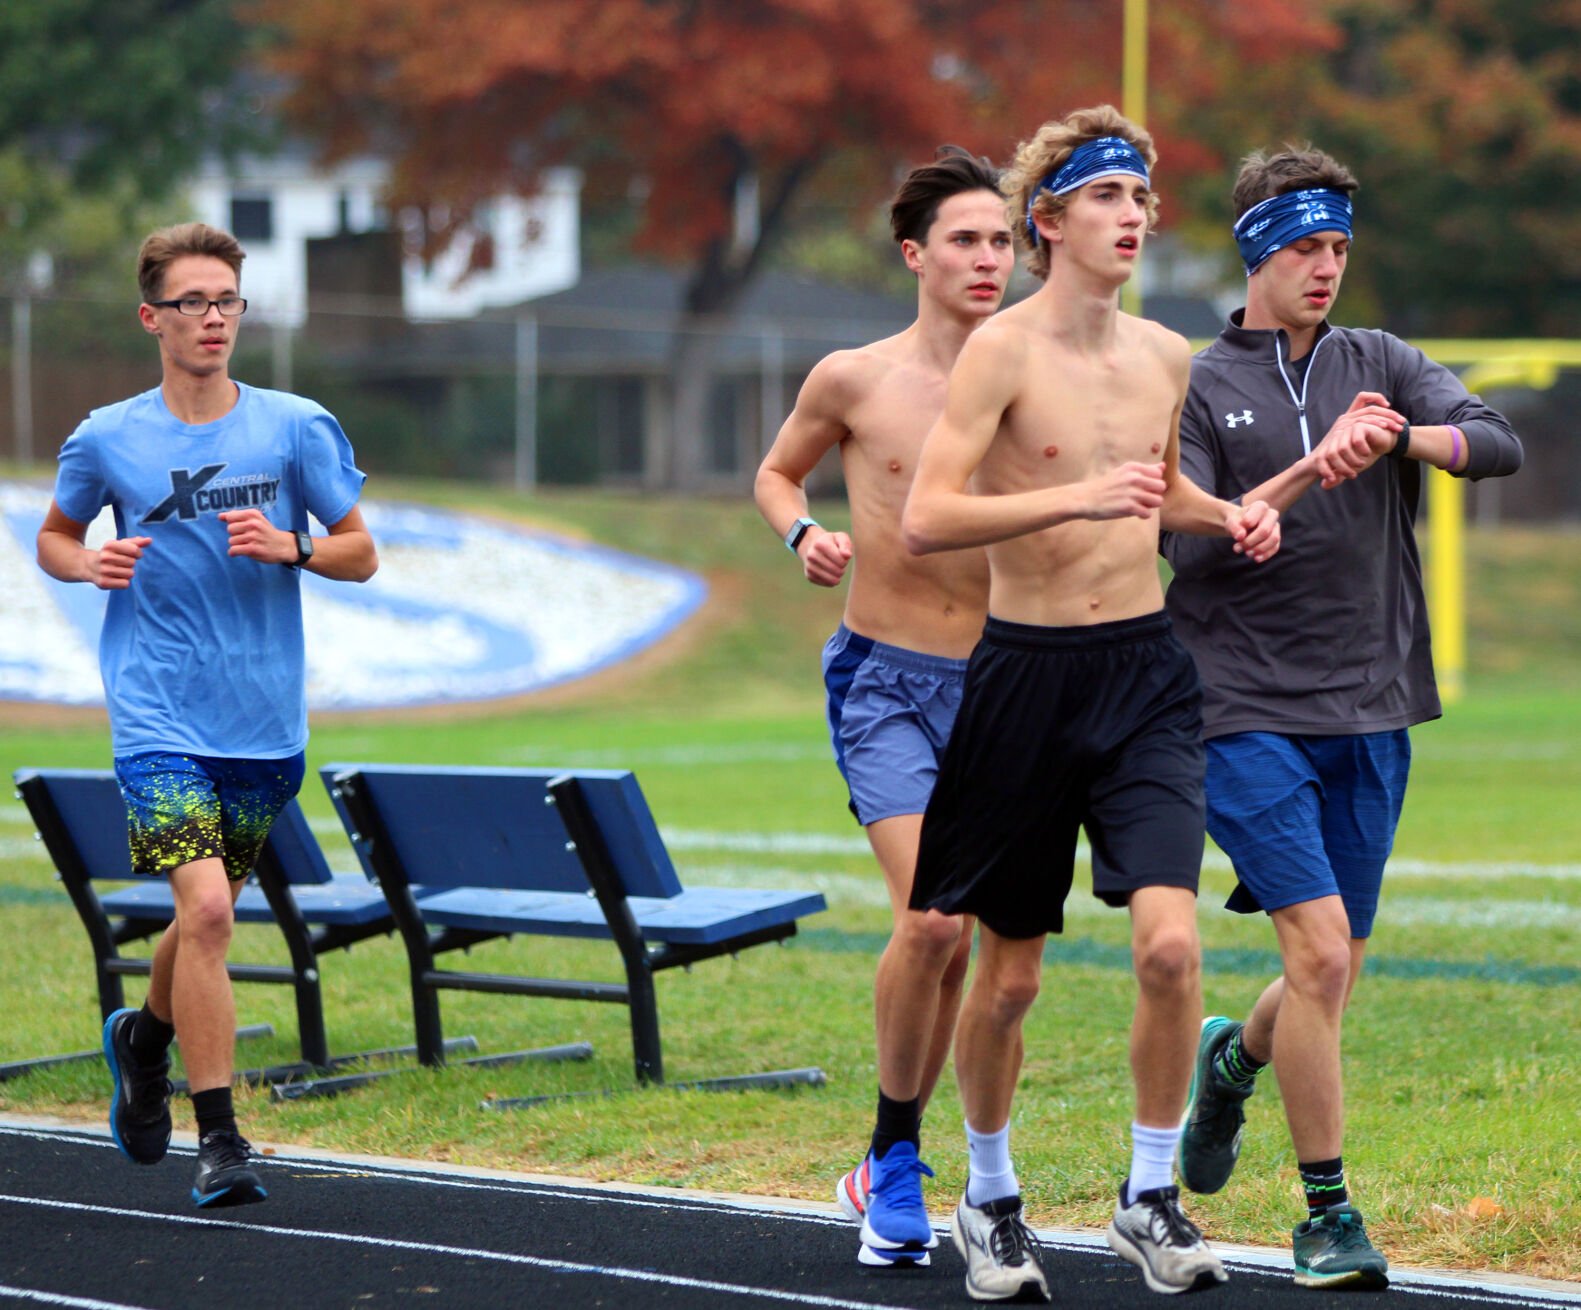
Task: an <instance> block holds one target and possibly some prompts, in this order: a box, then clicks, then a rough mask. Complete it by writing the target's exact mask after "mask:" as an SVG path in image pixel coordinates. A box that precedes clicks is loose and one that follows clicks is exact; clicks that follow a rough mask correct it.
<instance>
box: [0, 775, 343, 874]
mask: <svg viewBox="0 0 1581 1310" xmlns="http://www.w3.org/2000/svg"><path fill="white" fill-rule="evenodd" d="M12 777H13V779H14V780H15V782H16V784H17V787H18V788H19V789H21V790H22V791H23V793H24V795H25V794H26V792H27V791H28V790H29V789H31V788H33V787H42V788H43V790H44V791H45V792H46V793H47V795H48V798H49V801H50V803H51V804H52V805H53V806H54V808H55V812H56V813H57V814H58V815H59V816H60V820H61V823H62V824H63V825H64V827H65V829H66V834H67V837H68V839H69V840H70V842H71V843H72V845H73V846H75V848H76V851H77V854H78V855H79V856H80V857H81V860H82V864H83V872H84V873H85V874H86V875H87V876H88V877H89V878H108V879H117V880H126V879H130V878H132V877H133V876H134V875H133V873H132V855H131V850H130V849H129V847H128V846H127V839H126V804H125V802H124V801H123V800H122V799H121V789H120V787H119V786H118V785H117V784H116V781H115V774H114V773H113V772H112V771H111V770H109V769H18V770H17V771H16V772H15V773H14V774H13V775H12ZM24 784H25V785H24ZM36 817H37V816H35V818H36ZM266 852H267V854H268V855H270V856H273V858H274V860H275V862H276V863H277V865H278V866H279V869H280V873H281V875H282V876H283V877H284V878H285V880H286V881H287V882H291V883H296V884H298V885H303V884H311V883H327V882H330V881H332V878H333V875H332V874H331V873H330V869H329V864H328V863H327V862H326V861H325V859H324V852H323V851H322V850H320V849H319V845H318V841H317V839H316V838H315V837H314V836H313V830H312V829H311V828H310V827H308V822H307V816H306V815H304V814H303V813H302V807H301V806H300V805H298V804H297V803H296V801H295V800H294V799H293V800H292V801H290V802H289V803H288V804H287V805H286V807H285V809H284V810H282V811H281V813H280V817H279V818H278V819H276V820H275V823H274V827H273V828H271V829H270V830H269V841H268V843H267V846H266Z"/></svg>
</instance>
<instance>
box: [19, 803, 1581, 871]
mask: <svg viewBox="0 0 1581 1310" xmlns="http://www.w3.org/2000/svg"><path fill="white" fill-rule="evenodd" d="M308 824H309V826H310V827H311V828H312V829H313V833H314V835H315V836H318V837H338V838H341V839H342V840H344V837H345V830H344V829H343V828H342V827H341V826H340V823H339V821H338V820H336V819H334V818H326V817H319V816H316V817H314V818H312V819H310V820H309V821H308ZM32 826H33V821H32V819H31V818H30V817H29V815H28V812H27V810H26V809H25V808H24V807H23V806H21V805H15V804H12V805H5V804H0V827H15V828H27V829H31V828H32ZM660 832H661V835H662V836H663V838H664V842H665V845H666V846H668V847H669V849H670V850H671V851H673V852H676V853H678V854H695V853H698V852H708V851H719V852H722V853H724V854H736V855H773V856H778V857H782V858H783V857H786V856H798V855H869V854H870V853H871V848H870V847H869V846H868V843H867V838H866V837H864V836H861V835H859V834H856V833H852V834H850V835H848V836H844V837H842V836H840V835H838V834H835V833H821V832H724V831H710V830H708V829H700V828H668V827H666V828H661V829H660ZM43 849H44V848H43V847H42V846H41V845H40V844H39V843H38V842H36V841H33V840H31V839H28V838H10V837H0V856H3V857H14V856H18V855H25V854H27V853H29V852H34V853H37V854H39V855H40V857H41V858H42V855H43ZM1090 857H1091V850H1090V848H1089V847H1088V846H1087V843H1086V842H1081V843H1079V844H1078V845H1077V847H1076V858H1077V859H1078V860H1085V859H1089V858H1090ZM1202 867H1203V868H1204V869H1211V870H1214V871H1218V872H1225V871H1228V870H1229V868H1230V861H1229V858H1228V857H1227V856H1225V855H1224V854H1222V853H1221V852H1219V851H1217V850H1212V849H1210V850H1208V851H1207V852H1205V853H1204V855H1203V857H1202ZM774 872H775V874H776V875H777V874H778V873H779V872H780V870H777V869H776V870H774ZM784 872H785V873H787V874H791V875H794V874H795V873H796V872H797V871H795V870H785V871H784ZM802 872H803V873H805V872H806V871H802ZM1386 876H1387V877H1388V878H1393V879H1398V878H1455V879H1460V878H1478V879H1483V878H1491V879H1504V878H1545V879H1550V880H1552V881H1556V882H1575V881H1578V880H1581V864H1549V863H1545V862H1538V861H1535V860H1420V859H1412V858H1409V857H1406V856H1398V857H1396V858H1394V859H1391V860H1390V861H1389V867H1388V871H1387V874H1386Z"/></svg>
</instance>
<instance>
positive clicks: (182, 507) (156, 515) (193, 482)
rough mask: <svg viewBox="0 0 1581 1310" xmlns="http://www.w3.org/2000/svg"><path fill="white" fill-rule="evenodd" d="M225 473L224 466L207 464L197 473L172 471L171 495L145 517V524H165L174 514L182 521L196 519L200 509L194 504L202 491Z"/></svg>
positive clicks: (182, 470)
mask: <svg viewBox="0 0 1581 1310" xmlns="http://www.w3.org/2000/svg"><path fill="white" fill-rule="evenodd" d="M224 471H225V465H223V464H206V465H204V466H203V467H202V468H200V469H199V470H198V471H197V472H196V473H189V472H188V471H187V470H186V469H171V470H170V494H169V495H168V496H166V497H165V498H164V499H163V500H162V501H160V502H159V504H157V505H155V506H154V508H153V509H151V510H149V511H148V513H147V514H145V515H144V516H143V522H144V523H163V522H164V521H165V520H166V519H168V518H169V517H170V516H171V515H172V514H174V515H175V516H176V517H177V518H180V519H195V518H197V516H198V507H197V506H196V505H195V504H194V503H193V497H195V496H196V495H197V494H198V492H199V491H201V490H202V489H203V488H204V487H205V486H207V485H208V484H209V483H210V482H212V481H214V479H215V478H217V477H219V475H220V474H221V473H223V472H224Z"/></svg>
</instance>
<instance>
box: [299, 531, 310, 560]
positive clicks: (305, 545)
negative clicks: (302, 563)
mask: <svg viewBox="0 0 1581 1310" xmlns="http://www.w3.org/2000/svg"><path fill="white" fill-rule="evenodd" d="M296 553H297V555H298V556H299V557H300V558H302V559H311V558H312V557H313V538H312V537H310V536H308V534H307V533H305V532H299V533H297V534H296Z"/></svg>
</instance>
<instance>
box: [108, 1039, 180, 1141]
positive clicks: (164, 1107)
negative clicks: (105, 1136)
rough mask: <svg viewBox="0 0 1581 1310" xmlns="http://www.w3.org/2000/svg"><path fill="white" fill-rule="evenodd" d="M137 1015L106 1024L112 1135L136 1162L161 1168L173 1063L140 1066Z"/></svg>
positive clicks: (162, 1061)
mask: <svg viewBox="0 0 1581 1310" xmlns="http://www.w3.org/2000/svg"><path fill="white" fill-rule="evenodd" d="M136 1020H137V1011H136V1010H131V1009H125V1010H117V1011H116V1012H115V1013H114V1014H112V1015H111V1016H110V1017H109V1018H108V1019H106V1020H105V1021H104V1062H105V1064H107V1065H109V1066H110V1077H111V1078H113V1079H114V1080H115V1086H114V1088H113V1090H112V1091H111V1092H110V1136H111V1137H113V1138H115V1144H116V1145H117V1146H118V1147H120V1148H121V1154H122V1155H124V1156H125V1157H126V1158H127V1159H128V1160H131V1161H132V1162H133V1163H134V1164H158V1163H159V1162H160V1161H161V1160H163V1159H164V1158H165V1151H166V1150H167V1149H168V1148H169V1146H170V1076H169V1075H170V1060H169V1059H168V1058H166V1059H164V1060H161V1061H160V1062H159V1063H158V1064H148V1065H144V1064H139V1063H138V1062H137V1057H136V1056H134V1055H133V1054H132V1024H133V1023H134V1022H136Z"/></svg>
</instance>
